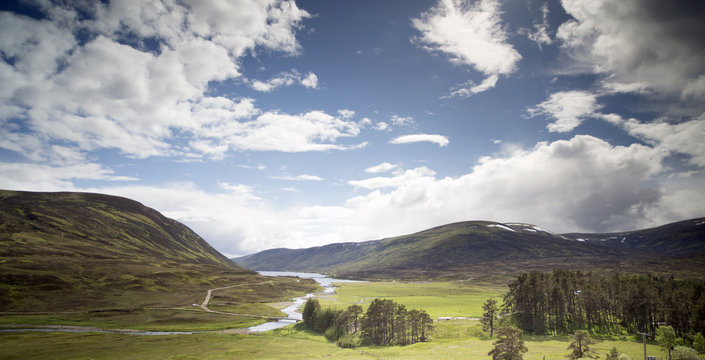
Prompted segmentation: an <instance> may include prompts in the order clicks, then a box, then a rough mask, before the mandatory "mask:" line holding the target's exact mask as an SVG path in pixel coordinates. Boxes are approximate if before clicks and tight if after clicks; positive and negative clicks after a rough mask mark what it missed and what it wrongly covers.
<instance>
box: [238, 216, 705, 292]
mask: <svg viewBox="0 0 705 360" xmlns="http://www.w3.org/2000/svg"><path fill="white" fill-rule="evenodd" d="M701 220H702V219H701ZM693 224H700V225H697V226H696V227H698V229H699V230H698V231H700V232H697V231H691V232H690V233H687V232H685V230H684V228H683V227H665V228H664V229H665V230H664V229H662V230H659V231H649V230H644V231H642V232H635V233H637V235H635V236H642V238H643V237H644V236H643V234H651V239H653V240H652V241H651V242H650V243H649V244H653V243H660V244H663V245H662V246H663V247H669V249H670V252H667V253H666V252H663V251H661V249H662V248H652V247H651V246H650V245H649V244H644V245H643V246H638V247H620V246H606V245H605V244H602V243H601V242H594V241H578V240H576V239H577V237H575V234H570V235H558V234H554V233H551V232H547V231H545V230H543V229H540V228H538V227H536V226H533V225H529V224H500V223H494V222H487V221H470V222H460V223H454V224H449V225H444V226H439V227H436V228H432V229H429V230H425V231H422V232H419V233H416V234H411V235H405V236H399V237H394V238H388V239H383V240H377V241H368V242H361V243H342V244H331V245H326V246H320V247H314V248H308V249H273V250H266V251H263V252H260V253H257V254H252V255H248V256H244V257H241V258H237V259H234V260H235V261H237V262H238V263H239V264H241V265H243V266H245V267H248V268H251V269H255V270H291V271H318V272H326V273H332V274H335V275H336V276H342V277H351V278H366V279H385V278H386V279H390V278H462V277H476V278H477V277H483V278H486V277H491V276H499V277H502V276H505V275H508V274H515V273H517V272H522V271H529V270H551V269H553V268H577V269H597V270H622V271H633V270H639V271H643V270H644V269H654V268H655V269H656V270H659V269H660V268H663V269H664V270H668V271H675V272H686V271H690V272H691V273H696V274H697V272H698V271H700V270H702V269H703V267H702V265H703V263H704V261H703V260H704V259H705V257H704V256H703V254H704V253H705V250H702V249H703V247H702V246H701V245H698V244H699V243H702V242H703V241H704V240H703V239H704V238H703V236H702V235H701V234H702V231H703V228H705V226H703V224H705V221H700V222H699V223H698V222H697V221H696V222H694V223H693ZM691 230H693V229H691ZM688 234H689V235H688ZM694 234H695V235H694ZM580 239H581V240H582V238H580ZM693 244H695V245H693ZM676 256H677V257H683V259H682V260H679V261H678V262H675V263H674V262H673V260H672V259H673V257H676ZM644 265H647V266H648V267H644ZM693 270H694V271H693Z"/></svg>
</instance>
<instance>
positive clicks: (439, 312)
mask: <svg viewBox="0 0 705 360" xmlns="http://www.w3.org/2000/svg"><path fill="white" fill-rule="evenodd" d="M504 291H505V289H504V288H500V287H496V286H488V285H483V286H478V285H473V284H471V283H465V282H423V283H399V282H380V283H377V282H370V283H346V284H344V285H343V286H341V287H340V288H338V289H337V294H335V295H333V296H330V297H328V298H324V299H322V300H321V302H322V304H323V305H324V306H326V305H328V306H336V307H339V308H343V307H347V306H348V305H349V304H352V303H357V302H359V301H360V299H364V301H363V305H364V304H366V303H369V301H371V300H372V298H375V297H383V298H389V299H394V300H395V301H397V302H399V303H402V304H404V305H406V306H407V308H419V309H425V310H427V311H428V312H429V314H430V315H431V316H432V317H434V318H435V317H438V316H466V317H470V318H472V317H479V316H480V315H481V306H482V303H484V301H485V300H486V299H488V298H490V297H494V298H495V299H498V300H500V299H501V297H502V296H503V292H504ZM258 306H259V305H258ZM227 308H229V307H227ZM240 309H241V310H242V309H246V308H240ZM230 310H233V309H230ZM248 310H259V311H264V310H262V309H248ZM273 312H276V310H273ZM94 315H95V314H94ZM108 315H109V316H108ZM253 321H258V320H252V319H243V318H235V317H232V318H231V317H227V316H222V315H220V316H219V315H215V314H204V313H197V312H194V311H186V310H181V311H177V310H172V311H171V312H170V311H166V310H151V311H142V312H136V313H131V314H123V315H120V314H106V316H105V317H104V318H102V319H101V318H100V317H96V316H88V315H85V317H84V318H81V316H78V315H75V314H74V315H64V316H63V317H62V316H61V315H55V316H45V315H35V316H33V317H26V316H23V317H17V316H15V317H11V316H8V315H5V316H0V324H5V325H7V324H11V323H19V322H23V323H31V324H48V323H55V324H59V323H60V324H69V323H70V324H76V325H84V326H99V327H103V328H120V327H129V328H137V329H147V328H149V329H163V330H214V329H228V328H237V327H245V326H250V323H249V322H253ZM259 321H261V320H259ZM140 324H142V325H141V326H140ZM434 325H435V330H434V333H433V335H432V341H430V342H427V343H417V344H414V345H410V346H403V347H401V346H394V347H360V348H357V349H342V348H339V347H337V346H336V345H335V344H334V343H331V342H328V341H327V340H326V339H325V338H324V337H323V336H322V335H320V334H316V333H311V332H308V331H301V330H295V329H294V328H293V326H289V327H285V328H282V329H278V330H274V331H270V332H266V333H260V334H251V335H241V334H232V333H228V331H224V332H218V333H202V334H191V335H167V336H136V335H122V334H105V333H78V334H76V333H36V332H27V333H8V332H2V333H0V359H28V358H31V359H181V360H184V359H191V360H195V359H325V358H335V359H459V358H462V359H487V358H489V356H487V352H488V351H490V349H491V348H492V342H493V340H492V339H489V338H488V337H487V335H486V334H484V333H483V332H482V330H481V326H480V324H479V322H478V321H475V320H451V321H439V322H436V323H435V324H434ZM594 338H595V339H596V340H597V344H595V345H594V346H593V349H594V350H595V351H596V354H597V355H599V357H600V358H604V356H605V354H606V353H607V352H609V350H610V349H611V348H612V347H613V346H616V347H617V349H619V350H620V351H621V352H623V353H626V354H627V355H628V356H629V357H630V358H631V359H633V360H635V359H641V358H642V357H643V347H642V344H641V343H640V342H637V341H634V340H633V339H632V338H631V337H621V338H620V337H594ZM525 341H526V346H527V347H528V349H529V352H528V353H527V354H526V355H525V356H524V359H526V360H543V359H544V356H545V359H566V358H567V355H568V353H569V351H568V350H566V348H567V347H568V343H569V339H568V337H567V336H563V337H549V336H525ZM648 353H649V355H655V356H659V355H662V354H661V352H660V351H659V349H658V347H656V346H655V345H648Z"/></svg>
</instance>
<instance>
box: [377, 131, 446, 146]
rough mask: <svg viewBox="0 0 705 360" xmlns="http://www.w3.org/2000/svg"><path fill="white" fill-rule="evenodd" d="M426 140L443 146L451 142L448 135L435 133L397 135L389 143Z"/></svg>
mask: <svg viewBox="0 0 705 360" xmlns="http://www.w3.org/2000/svg"><path fill="white" fill-rule="evenodd" d="M424 141H426V142H432V143H436V144H438V145H439V146H441V147H443V146H446V145H448V144H449V143H450V141H448V137H447V136H443V135H434V134H412V135H402V136H399V137H395V138H394V139H392V140H390V141H389V143H390V144H409V143H415V142H424Z"/></svg>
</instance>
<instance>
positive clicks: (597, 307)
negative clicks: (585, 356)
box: [502, 269, 705, 337]
mask: <svg viewBox="0 0 705 360" xmlns="http://www.w3.org/2000/svg"><path fill="white" fill-rule="evenodd" d="M502 312H504V313H505V314H507V315H510V316H511V318H512V319H513V321H514V322H515V323H516V324H517V325H518V327H519V328H521V329H522V330H524V331H526V332H530V333H534V334H554V335H564V334H570V333H573V332H575V331H576V330H587V331H589V332H590V333H599V334H620V333H622V332H623V331H625V330H626V331H627V332H629V333H637V332H644V333H649V334H651V335H652V336H654V335H655V334H656V330H657V328H658V327H659V325H665V324H668V325H669V326H672V327H673V329H674V331H675V332H676V334H677V335H678V336H681V337H692V335H693V334H696V333H701V332H703V331H705V282H704V281H703V280H679V279H675V278H673V277H657V276H647V275H624V274H614V275H611V276H597V275H594V274H592V273H584V272H581V271H571V270H562V269H557V270H554V271H553V272H547V273H544V272H530V273H525V274H521V275H519V276H518V277H517V279H516V280H514V281H512V282H511V283H510V284H509V292H508V293H507V295H506V296H505V298H504V305H503V309H502ZM689 334H690V335H689Z"/></svg>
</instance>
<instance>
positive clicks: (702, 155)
mask: <svg viewBox="0 0 705 360" xmlns="http://www.w3.org/2000/svg"><path fill="white" fill-rule="evenodd" d="M596 116H601V117H602V118H603V119H605V120H606V121H609V122H611V123H612V124H614V125H617V126H621V127H622V128H624V129H625V130H626V131H627V133H629V134H630V135H632V136H634V137H636V138H638V139H640V140H642V141H644V142H646V143H648V144H650V145H651V146H653V147H654V149H655V150H657V151H659V152H661V153H663V154H665V155H664V156H669V155H673V154H683V155H687V156H688V157H689V158H688V162H690V163H691V164H692V165H695V166H699V167H705V143H703V142H702V139H703V138H705V115H701V116H700V118H697V119H691V120H688V121H682V122H677V123H669V122H666V121H654V122H649V123H644V122H642V121H639V120H637V119H634V118H630V119H623V118H622V117H621V116H619V115H617V114H597V115H596Z"/></svg>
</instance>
